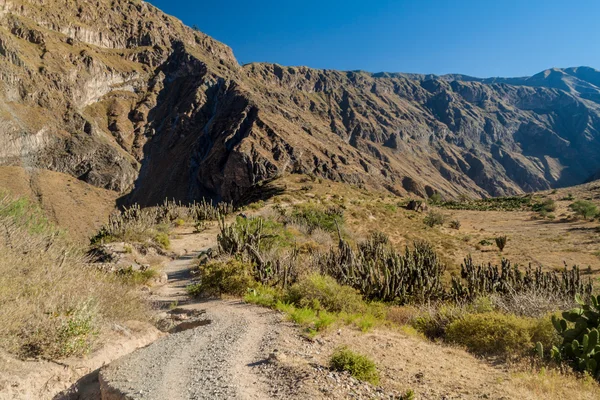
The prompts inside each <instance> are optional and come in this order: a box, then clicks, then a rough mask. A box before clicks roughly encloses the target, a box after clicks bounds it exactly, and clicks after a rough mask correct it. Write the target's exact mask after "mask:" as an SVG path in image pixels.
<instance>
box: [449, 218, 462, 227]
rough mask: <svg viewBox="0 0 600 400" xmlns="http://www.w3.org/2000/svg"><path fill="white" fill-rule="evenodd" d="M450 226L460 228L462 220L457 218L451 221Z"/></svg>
mask: <svg viewBox="0 0 600 400" xmlns="http://www.w3.org/2000/svg"><path fill="white" fill-rule="evenodd" d="M450 228H452V229H456V230H459V229H460V221H459V220H457V219H454V220H452V221H450Z"/></svg>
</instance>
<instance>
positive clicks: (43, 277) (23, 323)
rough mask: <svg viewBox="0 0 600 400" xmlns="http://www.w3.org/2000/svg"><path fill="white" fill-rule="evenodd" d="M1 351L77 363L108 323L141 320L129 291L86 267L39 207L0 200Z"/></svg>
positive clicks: (142, 316) (141, 313) (142, 308)
mask: <svg viewBox="0 0 600 400" xmlns="http://www.w3.org/2000/svg"><path fill="white" fill-rule="evenodd" d="M0 227H1V229H0V236H1V240H0V253H1V254H2V257H0V304H2V307H0V346H1V347H2V348H3V349H5V350H7V351H9V352H11V353H13V354H16V355H19V356H21V357H24V358H29V357H48V358H59V357H65V356H78V355H82V354H85V353H87V352H89V351H90V350H92V349H93V347H94V345H95V344H96V343H97V340H98V339H99V337H100V335H101V331H102V328H103V327H105V326H106V324H110V323H111V322H122V321H127V320H131V319H138V320H145V319H146V318H147V309H146V306H145V305H144V303H143V302H142V301H141V299H140V298H139V297H138V294H137V293H136V291H135V289H134V287H132V286H131V285H129V284H127V283H125V282H123V281H122V279H121V278H120V277H118V276H112V275H107V274H103V273H101V272H98V271H96V270H94V269H93V268H89V267H87V266H86V265H85V255H84V251H83V250H84V249H82V248H80V247H79V246H77V245H75V244H73V243H71V242H70V241H69V240H68V239H67V238H66V237H65V235H63V234H62V233H61V232H60V231H59V230H58V229H56V228H55V227H54V226H53V225H52V224H51V223H50V222H49V221H48V220H47V219H46V218H45V217H44V216H43V213H42V211H41V210H40V209H39V208H37V206H35V205H33V204H31V203H30V202H29V201H27V200H25V199H12V198H10V197H8V196H5V197H3V198H1V199H0Z"/></svg>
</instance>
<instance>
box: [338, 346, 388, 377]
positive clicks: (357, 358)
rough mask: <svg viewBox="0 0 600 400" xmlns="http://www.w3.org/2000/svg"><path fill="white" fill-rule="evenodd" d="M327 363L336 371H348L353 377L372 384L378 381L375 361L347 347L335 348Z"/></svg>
mask: <svg viewBox="0 0 600 400" xmlns="http://www.w3.org/2000/svg"><path fill="white" fill-rule="evenodd" d="M329 365H330V366H331V368H332V369H334V370H336V371H346V372H349V373H350V375H352V376H353V377H354V378H356V379H358V380H361V381H365V382H369V383H371V384H373V385H377V384H378V383H379V372H378V371H377V367H376V366H375V363H374V362H373V361H372V360H371V359H369V358H368V357H366V356H364V355H361V354H358V353H355V352H353V351H351V350H349V349H348V348H347V347H340V348H338V349H336V350H335V352H334V353H333V355H332V356H331V359H330V360H329Z"/></svg>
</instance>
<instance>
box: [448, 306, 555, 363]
mask: <svg viewBox="0 0 600 400" xmlns="http://www.w3.org/2000/svg"><path fill="white" fill-rule="evenodd" d="M554 337H555V336H554V333H553V328H552V324H551V323H549V319H548V318H541V319H535V318H526V317H518V316H516V315H511V314H502V313H498V312H488V313H482V314H466V315H464V316H463V317H462V318H459V319H457V320H456V321H454V322H452V323H451V324H450V325H448V328H447V329H446V339H447V340H448V341H450V342H453V343H456V344H460V345H463V346H465V347H466V348H467V349H468V350H469V351H471V352H473V353H476V354H481V355H497V356H503V357H512V356H521V355H525V354H526V353H527V352H530V351H532V349H533V348H534V346H535V343H536V342H541V343H544V344H545V345H546V346H551V345H552V343H553V341H554Z"/></svg>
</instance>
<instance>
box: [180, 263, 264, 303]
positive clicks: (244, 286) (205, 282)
mask: <svg viewBox="0 0 600 400" xmlns="http://www.w3.org/2000/svg"><path fill="white" fill-rule="evenodd" d="M251 269H252V266H251V265H250V264H248V263H244V262H242V261H238V260H236V259H230V260H228V261H226V262H212V263H209V264H206V265H204V266H202V267H201V269H200V282H198V283H196V284H193V285H190V286H188V288H187V291H188V293H189V294H190V295H191V296H195V297H198V296H221V295H222V294H230V295H233V296H243V295H244V294H246V293H247V291H248V289H249V288H252V287H253V286H255V284H256V282H255V281H254V279H253V278H252V273H251Z"/></svg>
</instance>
